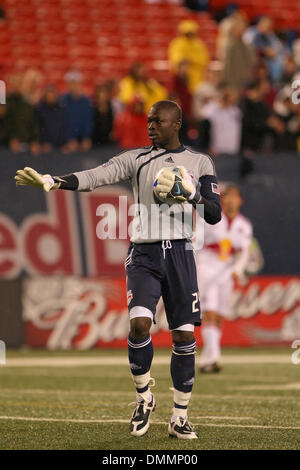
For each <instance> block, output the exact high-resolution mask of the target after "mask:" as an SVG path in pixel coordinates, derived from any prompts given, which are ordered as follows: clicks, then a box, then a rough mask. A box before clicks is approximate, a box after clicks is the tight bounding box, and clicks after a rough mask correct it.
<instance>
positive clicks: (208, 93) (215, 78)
mask: <svg viewBox="0 0 300 470" xmlns="http://www.w3.org/2000/svg"><path fill="white" fill-rule="evenodd" d="M222 73H223V64H222V63H221V62H220V61H218V60H212V61H211V62H210V63H209V64H208V67H207V69H206V71H205V76H204V81H203V82H202V83H200V84H199V85H198V86H197V88H196V90H195V92H194V95H193V116H194V118H195V119H196V120H197V121H200V120H201V119H202V118H203V116H202V109H203V106H204V105H206V104H207V103H209V101H211V100H213V99H215V98H217V96H218V86H219V84H220V83H221V79H222Z"/></svg>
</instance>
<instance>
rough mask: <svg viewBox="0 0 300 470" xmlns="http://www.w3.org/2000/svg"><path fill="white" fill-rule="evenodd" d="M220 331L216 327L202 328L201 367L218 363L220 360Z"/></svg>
mask: <svg viewBox="0 0 300 470" xmlns="http://www.w3.org/2000/svg"><path fill="white" fill-rule="evenodd" d="M221 334H222V332H221V330H220V328H218V327H217V326H216V325H204V326H203V328H202V338H203V349H202V354H201V361H200V363H201V366H205V365H208V364H212V363H213V362H220V359H221V346H220V340H221Z"/></svg>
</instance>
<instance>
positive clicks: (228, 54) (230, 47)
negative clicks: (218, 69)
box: [223, 18, 255, 90]
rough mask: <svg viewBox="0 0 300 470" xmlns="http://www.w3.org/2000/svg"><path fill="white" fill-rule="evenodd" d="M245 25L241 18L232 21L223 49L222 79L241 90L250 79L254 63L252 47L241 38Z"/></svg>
mask: <svg viewBox="0 0 300 470" xmlns="http://www.w3.org/2000/svg"><path fill="white" fill-rule="evenodd" d="M246 27H247V23H246V21H245V20H244V19H242V18H238V19H235V20H234V21H233V22H232V24H231V28H230V30H229V35H228V40H227V45H226V48H225V50H224V70H223V80H224V81H225V82H226V83H227V84H228V85H229V86H231V87H233V88H236V89H237V90H242V88H243V87H244V86H245V85H246V83H247V82H248V81H249V80H250V78H251V73H252V69H253V66H254V63H255V53H254V50H253V48H252V47H251V46H250V45H249V44H247V43H246V42H245V41H244V40H243V34H244V32H245V30H246Z"/></svg>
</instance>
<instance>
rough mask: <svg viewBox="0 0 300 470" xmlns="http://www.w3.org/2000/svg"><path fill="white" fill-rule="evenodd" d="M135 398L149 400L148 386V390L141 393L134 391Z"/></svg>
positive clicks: (150, 396) (150, 394)
mask: <svg viewBox="0 0 300 470" xmlns="http://www.w3.org/2000/svg"><path fill="white" fill-rule="evenodd" d="M136 398H137V401H140V400H141V398H142V399H143V400H145V401H147V402H148V401H151V399H152V393H151V392H150V388H148V390H146V391H145V392H142V393H139V392H136Z"/></svg>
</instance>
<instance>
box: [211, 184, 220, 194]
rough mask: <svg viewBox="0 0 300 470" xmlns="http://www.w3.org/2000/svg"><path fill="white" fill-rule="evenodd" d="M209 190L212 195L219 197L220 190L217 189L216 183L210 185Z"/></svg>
mask: <svg viewBox="0 0 300 470" xmlns="http://www.w3.org/2000/svg"><path fill="white" fill-rule="evenodd" d="M211 190H212V192H213V193H215V194H219V196H220V189H219V186H218V185H217V183H211Z"/></svg>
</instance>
